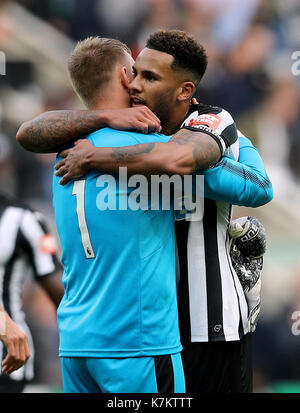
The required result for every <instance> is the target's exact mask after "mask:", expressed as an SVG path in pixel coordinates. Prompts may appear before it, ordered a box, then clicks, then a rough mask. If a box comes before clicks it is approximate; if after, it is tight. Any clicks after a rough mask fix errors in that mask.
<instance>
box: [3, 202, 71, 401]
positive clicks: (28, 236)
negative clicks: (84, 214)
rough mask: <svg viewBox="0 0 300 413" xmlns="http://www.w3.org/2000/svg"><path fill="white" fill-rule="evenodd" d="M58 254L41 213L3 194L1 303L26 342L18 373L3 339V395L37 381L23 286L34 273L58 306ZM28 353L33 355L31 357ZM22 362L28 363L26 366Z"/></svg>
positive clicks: (61, 286) (59, 289) (59, 276)
mask: <svg viewBox="0 0 300 413" xmlns="http://www.w3.org/2000/svg"><path fill="white" fill-rule="evenodd" d="M56 253H57V247H56V241H55V238H54V237H53V235H52V234H50V233H49V231H48V229H47V226H46V223H45V220H44V218H43V216H42V214H41V213H39V212H36V211H33V210H32V209H31V208H29V207H28V206H26V205H23V204H21V203H20V202H18V201H16V200H13V199H10V198H8V197H6V196H4V195H0V302H2V304H3V308H4V310H5V313H6V314H7V315H8V316H9V320H12V321H11V322H13V323H15V324H16V327H15V328H16V332H17V333H18V334H19V335H20V339H19V340H20V342H21V343H22V340H23V342H24V341H25V342H27V344H24V345H23V350H22V354H23V353H24V354H23V355H22V354H21V355H20V356H19V357H21V360H20V361H19V365H20V368H18V369H16V370H15V371H13V370H12V368H11V367H9V365H8V364H7V352H9V347H8V346H7V345H6V341H5V338H4V340H2V342H3V344H4V345H3V344H2V343H0V355H1V360H2V361H3V369H4V370H2V373H6V374H2V375H1V376H0V392H1V393H21V392H22V391H23V389H24V387H25V385H26V384H27V383H28V382H30V381H31V380H32V379H33V378H34V346H33V340H32V336H31V333H30V330H29V327H28V325H27V323H26V320H25V314H24V312H23V309H22V293H23V286H24V282H25V279H26V277H27V276H28V275H29V274H28V273H29V272H30V271H31V272H32V273H33V276H34V278H35V280H36V281H37V282H38V283H39V284H40V285H41V287H42V288H43V289H44V290H45V291H46V293H47V294H48V295H49V297H50V299H51V300H52V301H53V303H54V305H55V307H58V305H59V303H60V300H61V298H62V296H63V285H62V282H61V272H62V271H61V266H60V264H59V261H58V259H57V257H56ZM9 320H8V322H9V323H10V324H9V325H6V327H10V326H11V322H10V321H9ZM25 337H26V339H25ZM0 338H1V337H0ZM29 353H31V354H32V357H30V358H29ZM25 359H26V360H25ZM22 360H25V361H24V363H23V365H22V363H21V361H22ZM27 360H28V361H27ZM26 361H27V362H26ZM25 362H26V363H25ZM15 365H16V366H17V363H15Z"/></svg>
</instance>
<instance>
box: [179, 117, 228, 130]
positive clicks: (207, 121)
mask: <svg viewBox="0 0 300 413" xmlns="http://www.w3.org/2000/svg"><path fill="white" fill-rule="evenodd" d="M221 120H222V119H221V118H220V116H217V115H211V114H204V115H199V116H197V117H196V118H192V119H190V121H189V124H188V125H187V126H192V127H197V125H207V126H209V127H210V128H211V129H213V130H216V129H217V127H218V126H219V125H220V123H221Z"/></svg>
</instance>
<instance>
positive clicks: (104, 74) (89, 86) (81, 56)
mask: <svg viewBox="0 0 300 413" xmlns="http://www.w3.org/2000/svg"><path fill="white" fill-rule="evenodd" d="M126 52H127V53H129V54H130V55H131V50H130V49H129V47H128V46H126V44H124V43H122V42H120V41H119V40H116V39H107V38H101V37H88V38H87V39H85V40H82V41H80V42H78V43H77V45H76V47H75V49H74V51H73V52H72V54H71V56H70V57H69V60H68V70H69V74H70V77H71V81H72V83H73V87H74V89H75V91H76V93H77V94H78V95H79V97H80V98H81V99H82V100H83V102H84V103H85V104H86V105H87V106H89V105H90V104H91V103H93V100H94V98H95V96H96V94H97V93H98V91H99V88H100V87H101V86H104V85H105V84H106V83H108V82H109V81H110V80H111V74H112V72H113V70H114V67H115V65H116V64H117V63H119V62H121V61H122V60H123V59H124V56H125V53H126Z"/></svg>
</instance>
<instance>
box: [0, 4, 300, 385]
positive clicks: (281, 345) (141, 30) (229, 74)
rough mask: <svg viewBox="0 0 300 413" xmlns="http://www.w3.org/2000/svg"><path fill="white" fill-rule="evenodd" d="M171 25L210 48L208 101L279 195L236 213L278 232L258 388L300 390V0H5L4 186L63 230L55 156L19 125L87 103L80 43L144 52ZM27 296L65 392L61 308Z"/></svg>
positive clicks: (0, 141)
mask: <svg viewBox="0 0 300 413" xmlns="http://www.w3.org/2000/svg"><path fill="white" fill-rule="evenodd" d="M159 28H179V29H183V30H185V31H188V32H190V33H193V34H194V35H195V36H196V37H197V39H198V40H199V41H200V42H201V43H202V44H203V45H204V46H205V48H206V50H207V53H208V58H209V65H208V70H207V73H206V74H205V76H204V78H203V80H202V82H201V85H200V87H199V88H198V90H197V98H198V100H199V101H201V102H205V103H210V104H213V105H217V106H222V107H224V108H225V109H226V110H228V111H229V112H230V113H231V114H232V116H233V117H234V119H235V121H236V123H237V125H238V128H239V129H240V130H241V131H242V132H243V133H244V134H245V135H247V136H249V137H250V138H251V139H252V141H253V143H254V144H255V145H256V146H257V147H258V149H259V150H260V153H261V155H262V157H263V159H264V162H265V165H266V169H267V172H268V174H269V176H270V178H271V180H272V183H273V185H274V200H273V201H272V203H271V204H270V205H267V206H264V207H262V208H258V209H256V210H249V209H246V208H236V209H235V216H236V217H237V216H243V215H246V214H249V215H256V216H257V217H258V218H259V219H260V220H261V221H262V223H263V224H264V226H265V227H266V231H267V236H268V251H267V254H266V257H265V268H264V272H263V294H262V312H261V319H260V323H259V326H258V328H257V331H256V332H255V334H254V336H253V338H254V366H255V391H256V392H294V391H295V392H300V335H298V334H300V326H297V319H298V318H297V317H298V316H299V317H300V313H299V314H298V313H297V311H299V312H300V258H299V255H300V254H299V251H300V248H299V246H300V244H299V242H300V235H299V234H300V213H299V208H300V195H299V194H300V162H299V160H300V117H299V110H300V100H299V97H300V94H299V88H300V61H299V63H297V60H296V57H297V53H295V52H297V51H299V53H298V56H300V2H299V0H247V1H245V2H243V4H241V2H240V1H239V0H81V1H79V0H43V1H39V0H18V1H13V0H0V50H1V51H3V52H4V53H5V57H6V74H5V76H4V75H2V76H0V96H1V98H0V189H1V191H2V192H5V193H8V194H11V195H15V196H16V197H17V198H18V199H20V200H22V201H25V202H27V203H28V204H30V205H31V206H33V207H35V208H38V209H39V210H41V211H42V212H43V213H44V214H45V215H46V216H47V219H48V222H49V224H50V226H51V228H52V230H53V232H54V233H55V234H56V230H55V224H54V220H53V211H52V204H51V196H52V189H51V179H52V163H53V160H54V158H55V155H36V154H31V153H28V152H26V151H24V150H23V149H22V148H20V147H19V146H18V144H17V143H16V140H15V135H16V132H17V130H18V128H19V126H20V125H21V123H22V122H24V121H26V120H28V119H30V118H32V117H34V116H36V115H38V114H39V113H41V112H44V111H48V110H53V109H72V108H74V109H75V108H82V106H81V104H80V102H79V100H78V99H77V97H76V96H75V94H74V93H73V91H72V89H71V86H70V82H69V79H68V77H67V71H66V59H67V57H68V55H69V53H70V51H71V50H72V48H73V47H74V45H75V43H76V41H78V40H80V39H83V38H85V37H87V36H91V35H99V36H106V37H117V38H119V39H120V40H122V41H124V42H126V43H127V44H128V45H129V46H130V47H131V49H132V51H133V56H134V57H135V56H136V55H137V54H138V53H139V51H140V50H141V49H142V48H143V47H144V44H145V40H146V38H147V37H148V35H149V34H150V33H151V32H153V31H155V30H157V29H159ZM298 59H300V57H298ZM298 72H299V74H298ZM24 304H25V309H26V312H27V317H28V321H29V323H30V325H31V326H32V329H33V333H34V339H35V343H36V353H37V358H36V378H35V381H34V383H33V385H39V386H46V387H43V389H48V390H49V389H52V390H53V391H60V389H61V376H60V369H59V361H58V358H57V346H58V337H57V326H56V316H55V311H54V308H53V306H52V304H51V303H50V301H49V300H48V299H47V297H46V296H45V295H44V294H43V292H42V291H41V290H40V289H39V288H38V287H37V286H34V285H33V283H32V282H31V281H30V278H29V281H28V283H27V286H26V290H25V295H24ZM50 391H51V390H50Z"/></svg>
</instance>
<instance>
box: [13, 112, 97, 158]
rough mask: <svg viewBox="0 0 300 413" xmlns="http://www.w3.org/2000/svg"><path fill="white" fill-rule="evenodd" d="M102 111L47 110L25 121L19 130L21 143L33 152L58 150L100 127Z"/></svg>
mask: <svg viewBox="0 0 300 413" xmlns="http://www.w3.org/2000/svg"><path fill="white" fill-rule="evenodd" d="M100 113H101V111H86V110H77V111H72V110H61V111H52V112H46V113H43V114H42V115H40V116H38V117H36V118H34V119H33V120H31V121H28V122H25V123H24V124H23V125H22V126H21V128H20V129H19V131H18V134H17V138H18V135H19V136H20V135H21V136H22V139H20V140H19V139H18V140H19V142H20V143H21V145H22V146H23V147H24V148H25V149H27V150H29V151H32V152H40V153H47V152H57V151H58V150H59V149H60V148H61V146H62V145H64V144H66V143H69V142H71V141H73V140H74V139H78V138H80V137H82V136H83V135H85V134H88V133H91V132H93V131H95V130H96V129H98V127H99V125H98V124H99V114H100Z"/></svg>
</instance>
